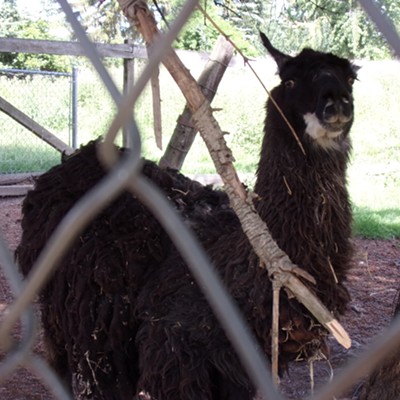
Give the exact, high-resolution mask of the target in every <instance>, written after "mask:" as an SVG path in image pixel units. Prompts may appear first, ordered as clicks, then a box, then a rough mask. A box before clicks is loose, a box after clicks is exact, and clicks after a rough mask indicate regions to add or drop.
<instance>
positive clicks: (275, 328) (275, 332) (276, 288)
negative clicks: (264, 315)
mask: <svg viewBox="0 0 400 400" xmlns="http://www.w3.org/2000/svg"><path fill="white" fill-rule="evenodd" d="M272 288H273V302H272V340H271V343H272V345H271V354H272V356H271V374H272V381H273V382H274V383H275V385H276V386H278V385H279V368H278V366H279V363H278V361H279V296H280V292H281V288H282V285H281V284H280V283H279V282H278V281H276V280H273V281H272Z"/></svg>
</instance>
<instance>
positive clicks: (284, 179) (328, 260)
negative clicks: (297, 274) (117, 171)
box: [16, 34, 356, 400]
mask: <svg viewBox="0 0 400 400" xmlns="http://www.w3.org/2000/svg"><path fill="white" fill-rule="evenodd" d="M261 38H262V41H263V43H264V45H265V47H266V49H267V50H268V52H269V53H270V54H271V55H272V56H273V58H274V59H275V61H276V63H277V65H278V71H279V75H280V78H281V83H280V84H279V85H278V86H277V87H276V88H274V89H273V90H272V96H273V97H274V99H275V101H276V102H277V103H278V104H279V105H280V107H281V109H282V110H283V112H284V114H285V115H286V117H287V118H288V120H289V122H290V124H291V125H292V127H293V128H294V130H295V132H296V133H297V136H298V140H299V142H298V141H297V140H296V138H295V137H294V135H293V133H292V132H291V130H290V129H289V128H288V126H287V124H286V123H285V122H284V121H283V120H282V117H281V115H280V114H279V113H278V111H277V109H276V108H275V106H274V105H273V104H272V103H271V99H268V101H267V106H266V108H267V117H266V120H265V129H264V140H263V144H262V149H261V157H260V161H259V166H258V170H257V182H256V185H255V192H256V194H257V196H255V200H254V206H255V208H256V209H257V210H258V212H259V214H260V215H261V217H262V218H263V220H264V221H265V222H266V223H267V225H268V227H269V229H270V231H271V234H272V236H273V237H274V239H275V240H276V241H277V243H278V244H279V246H280V247H281V248H282V249H283V250H284V251H285V252H287V254H288V255H289V257H290V258H291V260H292V261H293V262H294V263H296V264H297V265H298V266H299V267H301V268H303V269H304V270H306V271H307V272H309V273H311V274H312V275H313V276H314V278H315V279H316V284H315V286H311V284H309V285H310V288H311V289H312V290H313V291H314V292H315V293H316V294H317V295H318V296H319V297H320V299H321V300H322V301H323V302H324V304H325V305H326V306H327V307H328V308H329V310H331V311H332V313H333V314H334V315H335V316H336V317H337V316H339V315H340V314H341V313H343V312H344V310H345V308H346V304H347V303H348V301H349V294H348V292H347V290H346V287H345V285H344V284H345V279H346V272H347V271H348V269H349V267H350V258H351V243H350V235H351V209H350V205H349V200H348V194H347V190H346V181H345V171H346V164H347V161H348V157H349V152H350V139H349V130H350V127H351V125H352V121H353V96H352V83H353V82H354V80H355V78H356V68H355V67H354V66H353V65H352V64H351V63H350V62H349V61H347V60H345V59H343V58H339V57H337V56H334V55H332V54H326V53H321V52H317V51H314V50H311V49H304V50H303V51H302V52H301V53H300V54H298V55H297V56H295V57H292V56H288V55H285V54H283V53H281V52H280V51H279V50H277V49H275V48H274V47H273V46H272V44H271V43H270V42H269V40H268V39H267V37H266V36H265V35H264V34H261ZM299 143H300V144H301V146H302V147H301V146H300V145H299ZM96 145H97V143H96V142H92V143H89V144H88V145H86V146H84V147H82V148H81V149H80V150H79V151H77V152H76V153H75V154H73V155H72V156H70V157H68V158H66V159H65V160H64V161H63V162H62V164H61V165H58V166H55V167H53V168H52V169H51V170H50V171H48V172H47V173H45V174H43V175H42V176H41V177H39V178H38V179H37V181H36V184H35V188H34V190H32V191H31V192H29V193H28V195H27V197H26V199H25V200H24V203H23V219H22V228H23V235H22V239H21V243H20V245H19V247H18V249H17V251H16V256H17V260H18V262H19V265H20V268H21V270H22V272H23V274H24V275H27V274H28V272H29V270H30V269H31V267H32V264H33V263H34V261H35V260H36V258H37V257H38V254H39V252H40V251H41V250H42V248H43V246H44V245H45V243H46V241H47V240H48V238H49V236H50V235H51V233H52V232H53V231H54V229H55V227H56V226H57V224H58V223H59V222H60V220H61V219H62V217H63V216H64V215H65V214H66V212H67V211H68V210H69V209H70V208H71V207H72V206H73V205H74V204H75V202H76V201H77V200H78V199H79V198H80V197H81V196H82V195H83V194H84V193H85V192H87V191H88V190H89V189H90V188H91V187H93V186H94V185H95V184H96V182H98V181H99V179H100V178H101V177H102V176H104V174H105V172H104V170H103V168H102V167H101V166H100V164H99V162H98V160H97V157H96ZM120 151H121V152H123V151H124V150H120ZM143 174H144V175H146V176H147V177H148V178H149V179H151V180H152V181H153V182H154V183H156V184H157V185H158V186H159V187H160V188H161V189H162V190H163V191H164V192H165V195H166V196H167V197H168V198H169V200H170V201H171V203H172V204H173V206H174V207H175V208H176V209H177V210H178V211H179V212H180V213H181V214H182V216H183V218H184V219H185V221H186V222H187V224H188V225H190V226H191V228H192V229H193V231H194V233H195V234H196V236H197V238H198V239H199V241H200V242H201V244H202V245H203V247H204V249H205V250H206V251H207V252H208V255H209V257H210V258H211V260H212V262H213V264H214V266H215V268H216V270H217V272H218V274H219V276H220V277H221V279H222V280H223V282H224V284H225V285H226V287H227V289H228V291H229V293H230V295H231V296H232V297H233V299H234V301H235V302H236V304H237V305H238V307H239V308H240V309H241V311H242V313H243V315H244V317H245V319H246V321H247V322H248V325H249V329H250V330H251V332H252V333H253V334H254V336H255V338H256V340H257V341H258V343H259V346H260V349H261V350H263V351H264V353H265V355H266V356H267V357H270V355H271V346H270V342H271V334H270V330H271V323H272V321H271V320H272V316H271V314H272V312H271V310H272V285H271V282H270V280H269V278H268V275H267V273H266V271H265V270H264V269H262V268H260V267H259V260H258V258H257V256H256V254H255V252H254V250H253V249H252V248H251V246H250V244H249V242H248V240H247V238H246V236H245V234H244V233H243V231H242V229H241V226H240V223H239V221H238V219H237V217H236V216H235V214H234V212H233V211H232V210H231V209H230V207H229V202H228V199H227V197H226V195H225V194H224V193H223V192H221V191H217V190H212V189H211V188H210V187H208V186H203V185H201V184H199V183H197V182H193V181H191V180H189V179H187V178H185V177H183V176H182V175H180V174H179V173H178V172H176V171H172V170H162V169H160V168H159V167H158V166H157V165H155V164H154V163H151V162H149V161H145V162H144V166H143ZM280 297H281V298H280V332H279V365H280V372H281V373H283V372H284V371H285V369H286V368H287V365H288V363H289V362H290V361H293V360H300V359H308V358H310V357H317V356H318V355H321V354H327V351H328V349H327V346H326V344H325V337H326V335H327V332H326V330H325V329H324V328H323V327H322V326H321V325H320V324H318V323H317V321H316V320H315V319H314V318H313V316H312V315H311V314H310V312H309V311H308V310H306V309H305V307H304V306H302V305H301V304H300V303H298V302H297V301H296V299H294V298H292V296H290V295H289V294H288V293H287V292H285V291H282V293H281V295H280ZM40 304H41V312H42V323H43V326H44V332H45V334H44V335H45V345H46V349H47V352H48V359H49V362H50V363H51V365H52V366H53V367H54V368H55V370H56V371H57V373H58V374H59V375H60V376H62V377H63V379H64V380H65V382H66V383H67V385H69V387H70V388H71V390H72V392H73V393H74V396H75V398H78V399H108V400H109V399H132V398H138V399H139V398H151V399H158V400H161V399H162V400H170V399H171V400H172V399H173V400H178V399H180V400H206V399H226V400H235V399H241V400H243V399H252V398H253V397H254V395H255V388H254V387H253V385H252V383H251V381H250V379H249V377H248V376H247V374H246V372H245V370H244V369H243V367H242V366H241V363H240V361H239V359H238V356H237V355H236V353H235V351H234V349H233V347H232V345H231V344H230V342H229V340H228V339H227V337H226V336H225V333H224V331H223V330H222V328H221V326H220V324H219V322H218V320H217V319H216V317H215V316H214V315H213V313H212V311H211V309H210V307H209V305H208V303H207V301H206V299H205V297H204V295H203V294H202V292H201V290H200V288H199V287H198V286H197V284H196V283H195V282H194V279H193V277H192V276H191V273H190V270H189V269H188V267H187V266H186V264H185V263H184V261H183V260H182V258H181V256H180V254H179V253H178V251H177V250H176V248H175V246H174V245H173V244H172V242H171V240H170V239H169V237H168V236H167V234H166V233H165V232H164V231H163V229H162V227H161V226H160V224H159V222H158V221H157V220H156V219H155V218H154V217H153V216H152V215H151V214H150V212H149V211H148V210H147V209H146V207H145V206H144V205H142V204H141V203H140V202H139V201H138V200H137V199H136V198H135V197H134V196H133V195H132V194H130V193H123V194H122V195H121V196H120V197H119V198H118V199H117V200H115V201H114V202H113V203H112V204H110V205H109V206H108V207H107V208H106V209H105V210H104V211H103V212H102V213H101V214H100V215H99V216H98V217H97V218H95V219H94V220H93V221H92V222H91V223H90V225H89V226H88V227H87V229H86V230H85V231H84V232H83V233H82V234H81V235H80V237H79V238H77V239H76V241H75V243H74V245H73V246H72V248H71V250H70V251H69V252H68V254H67V255H66V256H65V258H64V259H63V260H62V261H60V263H59V265H58V269H57V271H56V272H55V274H54V276H53V277H52V279H51V280H50V282H49V283H48V285H47V286H46V288H45V289H44V290H43V292H42V293H41V295H40ZM135 396H136V397H135Z"/></svg>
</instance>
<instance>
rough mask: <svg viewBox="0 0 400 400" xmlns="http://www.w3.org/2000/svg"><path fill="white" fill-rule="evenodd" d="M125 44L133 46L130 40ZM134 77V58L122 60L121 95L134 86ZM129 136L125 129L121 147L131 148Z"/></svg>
mask: <svg viewBox="0 0 400 400" xmlns="http://www.w3.org/2000/svg"><path fill="white" fill-rule="evenodd" d="M124 43H125V44H130V45H132V46H133V41H132V40H131V39H125V41H124ZM134 77H135V59H134V58H124V81H123V93H124V95H126V94H127V93H128V91H129V89H130V88H131V87H133V84H134ZM129 138H130V135H129V134H128V132H127V128H124V129H123V139H122V145H123V146H124V147H127V148H129V147H131V145H132V144H131V143H130V140H129Z"/></svg>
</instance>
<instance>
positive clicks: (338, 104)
mask: <svg viewBox="0 0 400 400" xmlns="http://www.w3.org/2000/svg"><path fill="white" fill-rule="evenodd" d="M351 117H352V108H351V102H350V99H349V98H348V97H347V96H342V97H340V98H338V99H333V98H328V100H327V102H326V104H325V107H324V111H323V118H324V121H325V122H327V123H329V124H333V123H336V122H342V123H344V122H348V121H349V120H350V119H351Z"/></svg>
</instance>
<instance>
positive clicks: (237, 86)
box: [0, 61, 400, 239]
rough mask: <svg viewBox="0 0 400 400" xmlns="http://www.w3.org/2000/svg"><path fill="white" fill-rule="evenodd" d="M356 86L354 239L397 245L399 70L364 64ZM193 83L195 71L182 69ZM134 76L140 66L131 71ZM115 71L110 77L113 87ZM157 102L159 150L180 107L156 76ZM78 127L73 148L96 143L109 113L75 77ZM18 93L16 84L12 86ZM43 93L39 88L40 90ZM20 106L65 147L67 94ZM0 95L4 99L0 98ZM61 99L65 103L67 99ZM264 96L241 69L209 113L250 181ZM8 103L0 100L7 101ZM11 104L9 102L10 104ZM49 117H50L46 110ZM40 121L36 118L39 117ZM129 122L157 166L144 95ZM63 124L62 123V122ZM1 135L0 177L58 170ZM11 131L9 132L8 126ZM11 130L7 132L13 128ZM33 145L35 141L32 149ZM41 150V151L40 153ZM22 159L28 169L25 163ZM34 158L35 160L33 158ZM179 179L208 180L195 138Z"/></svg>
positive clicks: (232, 71)
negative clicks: (203, 177) (134, 125)
mask: <svg viewBox="0 0 400 400" xmlns="http://www.w3.org/2000/svg"><path fill="white" fill-rule="evenodd" d="M361 64H362V68H361V70H360V72H359V82H356V84H355V93H354V97H355V102H356V118H355V123H354V126H353V129H352V133H351V135H352V140H353V156H352V160H351V165H350V166H349V171H348V181H349V191H350V195H351V200H352V203H353V208H354V234H355V235H357V236H362V237H367V238H385V239H387V238H393V237H396V238H400V211H399V210H400V202H399V199H400V129H399V122H398V120H397V118H398V117H397V115H398V104H400V81H399V80H398V70H399V67H400V65H399V63H397V62H394V61H380V62H364V63H361ZM187 65H188V67H189V68H190V70H191V72H192V74H193V75H194V76H195V77H196V76H197V75H198V74H199V72H200V70H201V67H202V65H201V63H199V62H195V63H192V64H190V63H189V64H187ZM254 67H255V68H256V70H257V71H258V73H259V75H260V76H261V77H262V78H263V80H264V82H265V84H266V86H267V87H269V88H272V87H273V86H274V85H275V84H276V83H277V77H276V75H275V66H274V65H273V64H271V63H269V62H267V61H262V62H257V63H255V64H254ZM138 69H140V65H139V66H138V68H137V70H138ZM121 76H122V73H121V71H118V72H115V71H114V77H115V80H116V82H117V83H118V84H119V85H120V78H121ZM160 79H161V96H162V115H163V132H164V133H163V142H164V147H166V144H167V143H168V140H169V136H170V134H171V133H172V131H173V129H174V127H175V124H176V120H177V118H178V115H179V114H180V112H181V111H182V109H183V107H184V103H185V100H184V98H183V96H182V95H181V93H180V91H179V89H178V88H177V86H176V84H175V83H174V82H173V80H172V78H170V76H169V75H168V74H167V73H166V72H165V71H164V70H161V74H160ZM78 82H79V93H78V101H79V107H78V124H79V137H78V139H79V142H80V143H86V142H87V141H89V140H91V139H93V138H96V137H98V136H100V135H102V134H104V132H105V131H106V129H107V127H108V125H109V123H110V121H111V119H112V116H113V113H114V112H115V107H114V106H113V104H112V101H111V99H110V97H109V95H108V93H107V92H106V90H105V89H104V88H103V86H102V85H101V84H100V83H99V81H98V79H97V77H96V74H94V73H93V71H89V70H88V71H81V72H80V74H79V76H78ZM1 83H2V93H3V92H6V91H7V90H8V91H9V92H10V93H19V89H18V88H17V87H16V85H17V82H12V83H9V84H7V82H3V80H2V82H1ZM19 84H20V85H22V84H23V82H21V83H19ZM41 85H42V86H45V83H43V82H42V83H41ZM23 90H24V95H23V98H22V99H20V103H17V104H16V105H17V106H19V107H20V108H21V109H22V110H24V109H27V110H29V112H30V113H31V114H33V115H34V116H35V118H37V119H38V121H39V122H41V121H42V120H43V121H44V122H43V124H44V125H45V126H46V127H48V128H49V129H50V130H52V131H56V132H59V135H61V136H62V135H64V136H63V137H64V138H65V139H64V140H66V141H68V133H66V132H67V129H68V123H67V124H66V126H62V124H61V122H62V118H60V111H59V110H60V109H61V108H62V106H63V105H64V106H65V104H66V103H67V102H68V101H67V100H66V96H67V95H68V92H67V91H66V90H63V91H61V90H54V89H52V90H51V92H52V93H53V94H54V95H55V97H54V98H52V99H51V100H50V104H45V105H44V106H43V105H41V103H40V104H39V105H36V102H37V98H39V99H40V102H42V100H43V97H45V100H47V101H49V99H48V97H49V95H46V94H45V95H43V94H37V93H41V92H37V93H35V92H36V91H35V90H34V91H32V90H30V91H29V92H34V94H36V99H34V100H32V98H30V99H29V96H28V94H29V93H28V92H27V89H26V88H24V89H23ZM2 95H3V94H2ZM67 97H68V96H67ZM266 97H267V94H266V93H265V91H264V89H263V88H262V87H261V85H260V84H259V83H258V81H257V80H256V78H255V77H254V76H253V75H252V74H251V73H250V71H249V70H248V69H245V68H229V69H228V71H227V72H226V74H225V76H224V79H223V81H222V82H221V85H220V87H219V90H218V93H217V95H216V98H215V99H214V102H213V107H215V108H218V109H221V111H218V112H215V116H216V118H217V120H218V122H219V124H220V126H221V128H222V129H223V130H224V131H227V132H229V134H228V135H226V136H225V138H226V140H227V142H228V144H229V146H230V147H231V148H232V150H233V154H234V156H235V158H236V163H235V166H236V169H237V170H238V171H239V172H242V173H250V174H251V173H253V172H254V171H255V169H256V165H257V160H258V157H259V148H260V144H261V139H262V126H263V120H264V115H265V110H264V103H265V101H266ZM6 98H7V97H6ZM9 101H12V100H9ZM53 109H54V110H55V111H54V112H55V114H52V115H49V111H50V110H53ZM42 112H43V113H44V112H45V113H46V115H41V113H42ZM135 117H136V120H137V122H138V125H139V128H140V131H141V135H142V147H143V155H144V156H145V157H148V158H150V159H153V160H156V161H157V160H158V159H159V158H160V157H161V155H162V153H163V151H161V150H159V149H157V148H156V146H155V141H154V139H153V133H152V114H151V98H150V95H149V93H148V91H147V92H146V93H145V94H144V95H143V96H142V97H141V98H140V100H139V102H138V104H137V107H136V108H135ZM4 118H5V120H4ZM64 120H65V118H64ZM0 123H1V124H2V126H3V132H8V135H4V134H3V135H2V136H0V148H1V152H0V171H3V172H4V171H8V172H19V171H9V169H8V168H10V165H14V168H16V167H15V165H17V164H18V163H21V165H20V167H17V169H18V168H19V169H20V170H24V169H25V170H27V171H33V170H36V171H37V170H40V171H43V170H46V169H48V168H49V166H51V165H54V164H55V163H58V162H59V154H57V153H56V152H55V151H54V150H52V149H49V146H46V145H43V144H42V143H37V142H35V140H36V141H37V139H36V138H34V137H33V135H32V134H30V133H27V132H24V133H21V132H18V129H20V128H18V126H17V127H16V125H15V123H14V122H13V121H11V120H10V119H9V118H7V117H6V116H3V115H1V114H0ZM10 124H11V125H10ZM13 124H14V125H13ZM39 142H40V141H39ZM40 146H43V147H40ZM23 154H28V155H29V157H31V158H32V159H33V161H29V162H28V161H27V158H29V157H28V156H25V161H24V157H21V155H23ZM33 156H34V157H33ZM182 172H183V173H186V174H201V173H214V172H215V170H214V166H213V163H212V161H211V159H210V157H209V155H208V152H207V149H206V147H205V145H204V143H203V141H202V140H201V138H199V137H198V138H196V140H195V142H194V144H193V146H192V148H191V150H190V152H189V154H188V157H187V159H186V163H185V164H184V166H183V169H182Z"/></svg>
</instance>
